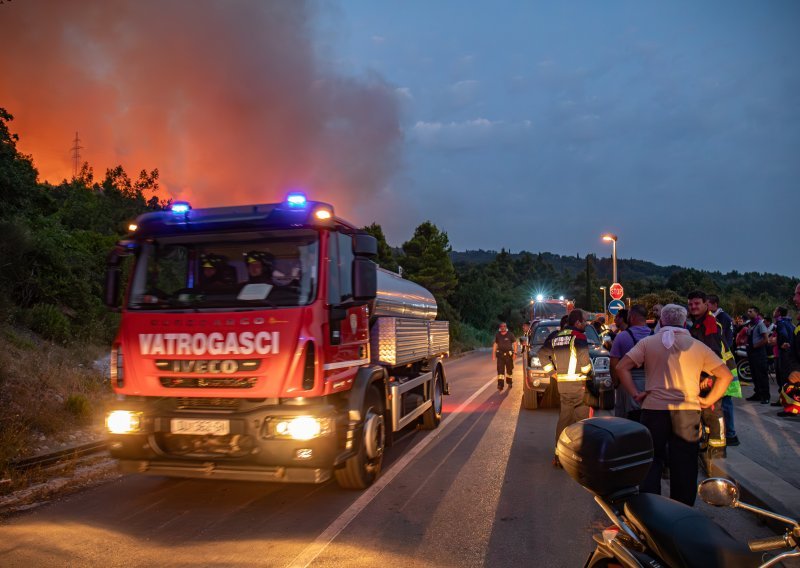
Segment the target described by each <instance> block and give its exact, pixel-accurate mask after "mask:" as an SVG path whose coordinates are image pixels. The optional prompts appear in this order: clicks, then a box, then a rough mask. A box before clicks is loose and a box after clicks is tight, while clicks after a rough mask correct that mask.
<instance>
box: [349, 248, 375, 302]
mask: <svg viewBox="0 0 800 568" xmlns="http://www.w3.org/2000/svg"><path fill="white" fill-rule="evenodd" d="M373 240H374V239H373ZM377 294H378V265H377V264H375V263H374V262H372V261H371V260H369V259H368V258H364V257H362V256H357V257H355V258H354V259H353V299H354V300H356V301H363V300H372V299H374V298H375V296H376V295H377Z"/></svg>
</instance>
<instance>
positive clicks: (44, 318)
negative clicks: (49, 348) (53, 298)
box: [25, 304, 70, 343]
mask: <svg viewBox="0 0 800 568" xmlns="http://www.w3.org/2000/svg"><path fill="white" fill-rule="evenodd" d="M25 319H26V323H27V324H28V327H30V328H31V329H32V330H33V331H35V332H36V333H38V334H39V335H41V336H42V337H44V338H45V339H50V340H52V341H57V342H59V343H66V342H67V340H68V339H69V338H70V325H69V320H68V319H67V316H65V315H64V314H63V313H61V311H60V310H59V309H58V308H57V307H56V306H53V305H52V304H37V305H35V306H33V308H31V309H30V310H28V312H27V313H26V314H25Z"/></svg>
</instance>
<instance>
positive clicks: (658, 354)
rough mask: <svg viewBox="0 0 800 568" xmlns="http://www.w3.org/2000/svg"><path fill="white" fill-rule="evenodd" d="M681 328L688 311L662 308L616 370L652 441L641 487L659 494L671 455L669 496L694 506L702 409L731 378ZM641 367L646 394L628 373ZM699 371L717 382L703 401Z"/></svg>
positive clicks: (719, 362) (716, 359)
mask: <svg viewBox="0 0 800 568" xmlns="http://www.w3.org/2000/svg"><path fill="white" fill-rule="evenodd" d="M685 324H686V308H684V307H683V306H678V305H676V304H668V305H666V306H664V308H663V309H662V310H661V329H660V330H659V331H658V333H656V334H655V335H652V336H650V337H645V338H644V339H642V340H640V341H639V342H638V343H637V344H636V345H635V346H634V347H633V348H632V349H631V350H630V351H628V352H627V353H626V354H625V356H624V357H623V358H622V360H621V361H620V362H619V363H618V364H617V367H616V372H617V377H618V378H619V380H620V384H621V385H622V387H623V388H624V389H625V390H626V391H627V392H628V394H630V395H631V397H633V399H634V400H635V401H636V402H638V403H639V404H640V405H641V407H642V414H641V423H642V424H644V425H645V426H647V429H648V430H650V434H651V436H652V437H653V465H652V466H651V467H650V471H649V472H648V473H647V477H646V478H645V480H644V481H643V482H642V484H641V486H640V487H639V489H640V490H641V491H642V492H643V493H655V494H660V493H661V470H662V468H663V466H664V463H665V461H666V459H667V453H669V459H668V463H669V467H670V487H669V492H670V495H669V496H670V498H671V499H675V500H676V501H680V502H682V503H686V504H687V505H689V506H692V505H694V501H695V499H696V497H697V454H698V450H699V442H700V410H701V409H702V408H708V407H710V406H711V405H713V404H714V403H715V402H717V401H718V400H719V399H720V398H722V396H723V395H724V394H725V390H726V389H727V388H728V385H729V384H730V382H731V380H733V375H731V372H730V370H729V369H728V367H727V366H726V365H725V363H724V362H723V361H722V359H720V358H719V357H717V355H716V354H715V353H714V352H713V351H712V350H711V349H709V348H708V347H707V346H706V345H705V344H703V343H702V342H700V341H697V340H696V339H694V338H693V337H692V336H691V335H690V333H689V330H688V329H685V327H684V326H685ZM642 364H644V365H645V367H646V368H647V377H646V379H645V390H644V392H641V391H639V390H638V389H637V388H636V385H635V384H634V382H633V378H632V376H631V370H632V369H634V368H636V367H639V366H641V365H642ZM701 372H706V373H708V374H709V375H713V376H714V377H715V378H716V380H715V381H714V385H713V386H712V388H711V391H710V392H709V393H708V395H707V396H705V397H702V396H700V381H699V380H698V377H699V376H700V373H701Z"/></svg>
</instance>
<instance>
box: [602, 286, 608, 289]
mask: <svg viewBox="0 0 800 568" xmlns="http://www.w3.org/2000/svg"><path fill="white" fill-rule="evenodd" d="M600 289H601V290H607V289H608V288H606V287H605V286H600Z"/></svg>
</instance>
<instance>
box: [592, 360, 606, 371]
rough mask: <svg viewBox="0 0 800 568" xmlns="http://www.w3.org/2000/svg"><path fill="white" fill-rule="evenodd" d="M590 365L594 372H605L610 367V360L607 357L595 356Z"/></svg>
mask: <svg viewBox="0 0 800 568" xmlns="http://www.w3.org/2000/svg"><path fill="white" fill-rule="evenodd" d="M592 367H593V368H594V370H595V372H597V371H600V372H606V371H608V369H609V367H610V360H609V358H608V357H595V358H594V361H592Z"/></svg>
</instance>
